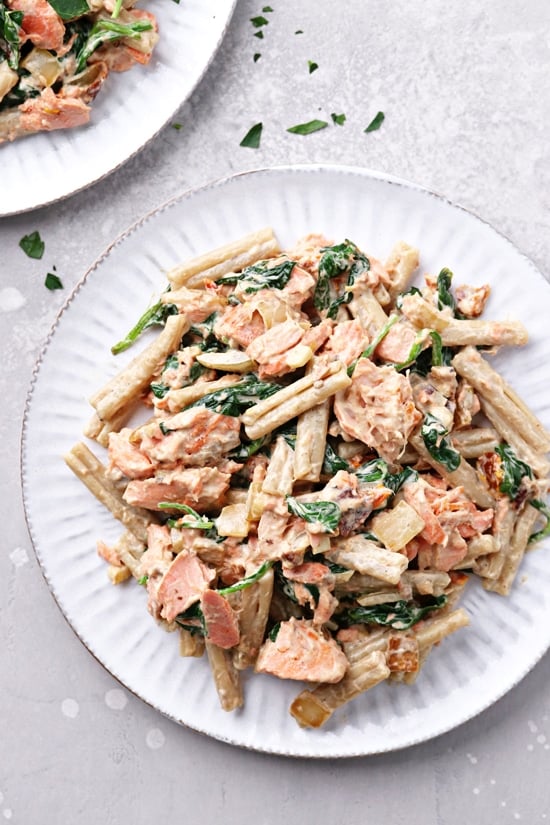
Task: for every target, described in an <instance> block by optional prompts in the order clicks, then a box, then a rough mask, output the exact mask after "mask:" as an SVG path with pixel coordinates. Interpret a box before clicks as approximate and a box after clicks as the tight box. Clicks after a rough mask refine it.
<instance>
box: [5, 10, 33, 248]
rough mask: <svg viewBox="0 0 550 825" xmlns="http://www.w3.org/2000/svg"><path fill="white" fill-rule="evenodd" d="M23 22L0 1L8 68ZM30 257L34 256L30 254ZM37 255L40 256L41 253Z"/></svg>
mask: <svg viewBox="0 0 550 825" xmlns="http://www.w3.org/2000/svg"><path fill="white" fill-rule="evenodd" d="M22 22H23V12H22V11H10V9H8V8H7V7H6V6H5V5H4V2H1V3H0V38H2V39H3V40H4V43H5V49H4V48H2V46H0V50H2V51H4V50H5V53H6V57H7V61H8V66H9V67H10V69H14V70H16V69H18V68H19V58H20V56H21V52H20V45H21V44H20V40H19V27H20V26H21V23H22ZM31 257H36V256H34V255H31ZM38 257H42V256H41V255H40V256H38Z"/></svg>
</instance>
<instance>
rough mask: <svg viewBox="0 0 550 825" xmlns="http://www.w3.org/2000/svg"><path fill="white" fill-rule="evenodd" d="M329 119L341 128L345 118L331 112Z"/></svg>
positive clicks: (343, 115)
mask: <svg viewBox="0 0 550 825" xmlns="http://www.w3.org/2000/svg"><path fill="white" fill-rule="evenodd" d="M331 118H332V122H333V123H334V124H335V125H337V126H343V125H344V123H345V122H346V116H345V114H343V113H342V114H341V115H337V114H336V112H333V113H332V114H331Z"/></svg>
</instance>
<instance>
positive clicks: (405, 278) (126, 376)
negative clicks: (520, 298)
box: [65, 228, 550, 728]
mask: <svg viewBox="0 0 550 825" xmlns="http://www.w3.org/2000/svg"><path fill="white" fill-rule="evenodd" d="M418 267H419V253H418V250H417V249H415V248H413V247H411V246H409V245H408V244H406V243H404V242H399V243H397V244H396V246H395V247H394V248H393V250H391V251H390V253H389V255H388V257H387V259H386V260H385V262H381V261H378V260H376V259H375V258H374V257H372V256H370V255H367V254H366V253H365V252H363V251H362V250H361V249H360V248H359V247H358V246H357V245H356V244H355V243H353V242H352V241H351V240H347V239H345V240H343V241H341V242H338V243H334V242H333V241H332V240H328V239H326V238H325V237H323V236H320V235H308V236H306V237H305V238H302V239H300V240H298V241H297V243H296V244H295V246H294V247H293V248H292V249H289V250H286V251H281V249H280V248H279V245H278V242H277V239H276V237H275V235H274V234H273V231H272V230H271V229H269V228H268V229H264V230H261V231H258V232H255V233H253V234H252V235H249V236H247V237H245V238H243V239H241V240H239V241H236V242H234V243H232V244H228V245H226V246H224V247H221V248H219V249H216V250H213V251H212V252H211V253H208V254H206V255H202V256H199V257H198V258H195V259H193V260H191V261H188V262H186V263H184V264H181V265H179V266H176V267H175V268H174V269H172V270H171V271H170V272H169V273H168V282H169V283H168V287H167V289H166V290H165V291H164V292H163V293H162V294H161V295H160V297H159V300H158V301H157V302H156V303H155V304H154V305H153V306H151V307H150V308H149V309H147V310H146V311H145V313H144V314H143V315H142V316H141V317H140V318H139V320H138V321H137V323H136V324H135V326H134V327H133V328H132V330H130V331H129V333H128V334H127V335H126V336H125V337H124V338H123V339H122V340H121V341H120V342H118V343H117V344H115V345H114V346H113V347H112V351H113V353H114V354H117V353H119V352H122V351H124V350H126V349H127V348H128V347H130V346H132V344H133V343H134V342H135V341H136V340H137V339H138V338H139V336H140V335H141V334H142V333H144V332H145V331H146V330H149V329H150V328H156V329H157V331H158V334H157V335H155V336H154V337H153V338H152V340H151V341H150V342H149V343H148V344H147V345H146V346H145V348H144V349H142V351H141V352H140V353H139V354H138V355H137V356H136V357H135V358H134V359H133V360H132V361H130V362H129V364H128V365H127V366H126V367H124V368H123V369H122V370H121V371H120V372H119V373H118V374H117V375H116V376H115V377H114V378H113V379H111V380H110V381H108V382H107V383H106V384H105V385H104V386H103V387H102V388H101V389H99V390H98V391H97V392H96V393H95V394H94V395H93V396H92V397H91V399H90V403H91V405H92V407H93V414H92V417H91V420H90V421H89V422H88V424H87V425H86V427H85V430H84V434H85V435H86V436H87V438H88V439H91V440H93V441H95V442H96V443H97V445H98V446H99V448H100V449H101V448H104V450H106V451H107V452H106V458H105V461H104V462H103V461H101V460H100V459H99V458H98V457H97V455H96V453H95V452H93V451H92V450H90V448H89V447H88V446H87V445H86V444H85V443H84V442H80V443H78V444H76V445H75V446H74V447H73V448H72V450H71V451H70V452H69V453H68V454H67V455H66V456H65V460H66V462H67V464H68V465H69V467H70V468H71V469H72V470H73V472H74V473H75V474H76V475H77V476H78V478H80V479H81V480H82V481H83V482H84V483H85V484H86V486H87V487H88V489H89V490H90V491H91V492H92V493H93V494H94V495H95V496H96V497H97V499H98V500H99V501H100V502H102V504H104V505H105V506H106V507H107V508H108V509H109V510H110V511H111V512H112V514H113V515H114V516H115V518H116V519H118V520H119V521H120V522H121V524H122V525H123V528H124V529H123V532H122V534H121V535H120V537H119V538H118V540H117V541H116V542H115V543H114V544H107V543H106V542H104V541H102V540H99V541H98V545H97V551H98V553H99V555H100V556H101V557H102V558H103V559H104V560H105V561H106V562H107V564H108V568H107V570H108V575H109V577H110V579H111V581H112V582H113V583H114V584H120V583H122V582H124V581H126V580H127V579H130V578H132V577H133V578H134V579H136V580H137V582H138V584H139V585H141V586H142V587H143V588H144V601H145V599H146V600H147V609H148V610H149V612H150V613H151V615H152V617H153V618H154V619H155V620H156V621H157V623H158V624H159V625H161V626H163V627H164V628H165V629H166V630H170V631H178V635H179V640H180V653H181V655H182V656H202V655H204V654H206V656H207V658H208V662H209V665H210V668H211V671H212V677H213V680H214V683H215V686H216V689H217V692H218V696H219V700H220V703H221V706H222V707H223V708H224V709H225V710H228V711H230V710H235V709H236V708H239V707H241V706H242V705H243V702H244V693H243V682H244V680H243V672H244V671H246V670H247V669H252V670H253V671H254V672H256V673H264V674H271V675H272V676H275V677H279V678H281V679H291V680H296V681H298V682H302V683H303V682H305V683H307V686H306V687H305V688H304V689H302V690H301V692H300V693H299V694H298V695H297V696H296V698H295V699H294V701H293V702H292V705H291V707H290V712H291V714H292V715H293V716H294V718H295V719H296V721H297V722H298V723H299V724H300V725H301V726H303V727H310V728H317V727H320V726H322V725H323V724H325V723H326V722H327V721H328V720H329V719H330V717H331V716H332V714H333V713H334V711H335V710H336V709H337V708H339V707H341V706H342V705H344V704H345V703H346V702H349V701H350V700H352V699H354V698H356V697H358V696H359V695H360V694H363V693H364V692H365V691H367V690H369V689H370V688H373V687H374V686H376V685H377V684H379V683H381V682H383V681H386V680H390V681H391V682H403V683H405V684H410V683H412V682H413V681H414V680H415V679H416V678H417V677H418V674H419V672H420V670H421V668H422V665H423V663H424V661H425V660H426V657H427V656H428V654H429V653H430V652H431V650H432V649H433V648H434V647H436V646H437V645H438V644H439V643H440V642H442V641H443V640H444V639H445V638H446V637H447V636H449V635H450V634H452V633H454V632H455V631H458V630H459V629H461V628H463V627H465V626H466V625H467V624H468V622H469V619H468V615H467V613H466V611H465V609H464V608H463V607H460V606H458V602H459V600H460V597H461V595H462V593H463V591H464V588H465V586H466V584H467V582H468V579H469V578H470V577H477V578H478V579H479V580H480V581H481V583H482V585H483V587H484V588H485V589H486V590H488V591H491V592H494V593H495V594H497V596H498V595H500V596H506V595H507V594H508V593H509V592H510V590H511V588H512V586H513V584H514V580H515V579H516V577H517V574H518V571H519V569H520V566H521V562H522V558H523V556H524V553H525V552H526V550H527V549H528V547H530V546H531V545H532V544H534V543H536V542H537V541H539V540H540V539H542V538H544V537H545V536H546V535H548V534H549V533H550V510H549V509H548V507H547V505H546V503H545V496H546V493H547V489H548V471H549V467H550V465H549V464H548V461H547V458H546V453H547V452H548V451H549V450H550V435H549V434H548V433H547V432H546V431H545V429H544V427H543V426H542V424H541V422H540V421H539V420H538V419H537V418H536V416H535V415H534V414H533V413H532V412H531V411H530V410H529V409H528V407H527V406H526V404H525V403H524V402H523V401H522V399H521V398H519V397H518V396H517V394H516V393H515V392H514V390H513V388H512V387H511V386H510V385H509V384H508V383H507V382H506V381H505V380H504V379H503V378H502V376H501V375H500V374H499V373H498V372H497V371H496V370H495V369H494V367H493V366H492V365H491V356H492V355H493V354H494V353H495V352H496V351H497V350H499V349H500V348H501V347H506V346H524V345H525V344H526V343H527V341H528V336H527V332H526V330H525V328H524V327H523V325H522V324H521V323H519V322H517V321H492V320H485V319H483V318H482V317H481V316H482V314H483V310H484V308H485V305H486V303H487V301H488V300H489V299H490V288H489V286H486V285H485V286H476V287H474V286H469V285H463V284H459V285H455V284H454V283H453V274H452V272H451V271H450V270H449V269H442V270H441V271H440V272H439V273H438V274H437V275H425V279H424V284H423V286H422V287H418V286H414V285H413V286H411V282H412V279H413V276H414V275H415V273H416V271H417V269H418ZM148 334H150V333H148Z"/></svg>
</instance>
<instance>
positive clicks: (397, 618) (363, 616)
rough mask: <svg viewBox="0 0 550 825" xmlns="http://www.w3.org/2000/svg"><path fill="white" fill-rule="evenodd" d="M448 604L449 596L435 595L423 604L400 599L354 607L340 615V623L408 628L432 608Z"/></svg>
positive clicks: (345, 624) (344, 624)
mask: <svg viewBox="0 0 550 825" xmlns="http://www.w3.org/2000/svg"><path fill="white" fill-rule="evenodd" d="M446 604H447V596H445V595H444V594H442V595H441V596H435V597H433V598H432V599H430V601H429V602H428V603H427V604H423V605H422V606H418V605H416V604H415V603H414V602H407V601H405V600H400V601H397V602H390V603H386V604H375V605H372V606H371V607H354V608H351V610H347V611H346V612H345V613H344V614H342V615H341V616H339V617H338V621H339V624H341V625H343V626H344V627H346V626H347V627H349V625H352V624H378V625H384V626H386V627H391V628H392V629H393V630H408V629H409V628H410V627H412V626H413V625H414V624H416V623H417V622H419V621H420V619H423V618H424V616H425V615H426V614H427V613H431V612H432V610H439V609H440V608H441V607H444V606H445V605H446Z"/></svg>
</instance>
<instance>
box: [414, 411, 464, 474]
mask: <svg viewBox="0 0 550 825" xmlns="http://www.w3.org/2000/svg"><path fill="white" fill-rule="evenodd" d="M420 432H421V435H422V440H423V441H424V444H425V446H426V449H427V450H428V452H429V453H430V455H431V457H432V458H433V459H434V460H435V461H437V462H438V464H442V465H443V467H445V468H446V469H447V470H448V471H449V472H451V473H452V472H453V470H456V469H457V467H458V466H459V465H460V461H461V457H460V453H459V452H457V451H456V450H455V449H453V447H451V445H450V444H449V442H448V441H447V440H446V439H445V436H446V435H448V434H449V431H448V430H446V429H445V427H444V426H443V424H442V423H441V421H439V419H437V418H436V417H435V416H433V415H431V413H428V414H427V415H426V416H424V423H423V424H422V428H421V430H420Z"/></svg>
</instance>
